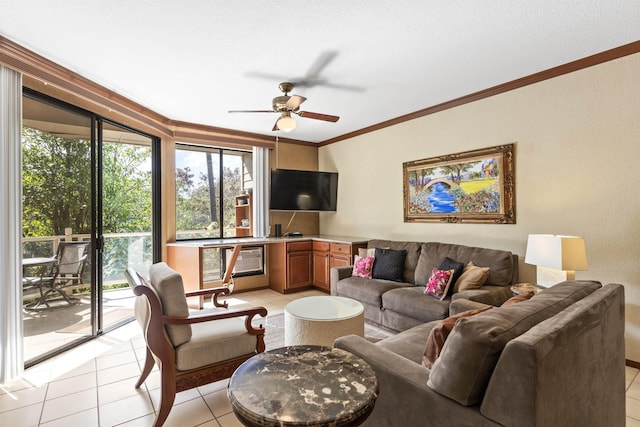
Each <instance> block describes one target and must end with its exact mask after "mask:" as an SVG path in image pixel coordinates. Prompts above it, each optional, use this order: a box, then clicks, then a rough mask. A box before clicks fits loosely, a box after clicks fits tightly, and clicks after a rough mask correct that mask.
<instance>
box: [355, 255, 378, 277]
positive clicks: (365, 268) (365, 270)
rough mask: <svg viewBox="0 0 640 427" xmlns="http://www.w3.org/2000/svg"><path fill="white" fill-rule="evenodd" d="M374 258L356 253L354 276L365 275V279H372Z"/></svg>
mask: <svg viewBox="0 0 640 427" xmlns="http://www.w3.org/2000/svg"><path fill="white" fill-rule="evenodd" d="M373 260H374V258H373V257H371V256H364V257H361V256H360V255H356V256H355V257H354V262H353V272H352V273H351V276H353V277H364V278H365V279H371V271H372V270H373Z"/></svg>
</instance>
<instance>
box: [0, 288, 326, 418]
mask: <svg viewBox="0 0 640 427" xmlns="http://www.w3.org/2000/svg"><path fill="white" fill-rule="evenodd" d="M312 295H325V294H324V293H322V292H320V291H305V292H298V293H295V294H288V295H282V294H279V293H277V292H275V291H272V290H269V289H264V290H258V291H252V292H246V293H236V294H233V295H232V297H231V298H229V299H227V301H228V302H229V305H230V306H231V307H234V308H238V307H241V306H243V305H250V306H264V307H266V308H267V310H268V312H269V314H278V313H282V312H283V311H284V307H285V306H286V305H287V303H289V302H290V301H292V300H294V299H296V298H301V297H304V296H312ZM144 349H145V344H144V339H143V338H142V334H141V333H140V327H139V326H138V324H137V323H136V322H131V323H129V324H127V325H125V326H123V327H121V328H118V329H116V330H114V331H112V332H109V333H108V334H105V335H103V336H101V337H99V338H97V339H95V340H92V341H91V342H88V343H86V344H82V345H81V346H79V347H77V348H75V349H72V350H69V351H67V352H65V353H63V354H61V355H59V356H57V357H55V358H52V359H50V360H48V361H46V362H43V363H41V364H39V365H36V366H34V367H32V368H30V369H28V370H27V371H26V372H25V373H24V375H23V376H22V378H21V379H19V380H16V381H13V382H12V383H11V384H5V385H0V426H11V427H23V426H24V427H31V426H42V427H54V426H64V427H74V426H78V427H80V426H82V427H91V426H100V427H105V426H151V425H153V420H154V419H155V416H156V413H155V411H156V410H157V409H158V405H159V402H160V376H159V372H158V370H157V369H155V370H154V371H153V372H152V373H151V374H150V375H149V377H148V378H147V380H146V381H145V383H144V384H143V386H142V387H140V388H139V389H136V388H135V387H134V385H135V383H136V381H137V379H138V377H139V376H140V371H141V368H142V366H143V365H144V356H145V351H144ZM226 387H227V380H223V381H218V382H216V383H213V384H209V385H207V386H203V387H198V388H196V389H192V390H187V391H184V392H181V393H178V394H177V395H176V400H175V403H174V406H173V409H172V410H171V413H170V414H169V418H168V419H167V421H166V423H165V424H164V425H165V426H167V427H172V426H179V427H189V426H202V427H232V426H241V425H242V424H240V422H239V421H238V420H237V419H236V417H235V415H233V412H232V411H231V405H230V404H229V400H228V398H227V391H226Z"/></svg>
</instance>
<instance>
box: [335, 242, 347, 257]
mask: <svg viewBox="0 0 640 427" xmlns="http://www.w3.org/2000/svg"><path fill="white" fill-rule="evenodd" d="M331 253H333V254H344V255H351V244H349V243H331Z"/></svg>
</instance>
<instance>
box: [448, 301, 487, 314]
mask: <svg viewBox="0 0 640 427" xmlns="http://www.w3.org/2000/svg"><path fill="white" fill-rule="evenodd" d="M488 306H489V304H485V303H482V302H478V301H473V300H470V299H463V298H458V299H456V300H453V301H451V304H450V305H449V316H454V315H456V314H459V313H462V312H463V311H468V310H476V309H478V308H485V307H488Z"/></svg>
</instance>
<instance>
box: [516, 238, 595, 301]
mask: <svg viewBox="0 0 640 427" xmlns="http://www.w3.org/2000/svg"><path fill="white" fill-rule="evenodd" d="M524 262H525V263H527V264H532V265H535V266H537V271H536V273H537V275H536V277H537V283H538V286H542V287H545V288H548V287H550V286H553V285H555V284H556V283H559V282H562V281H565V280H575V278H576V270H586V269H587V252H586V250H585V246H584V239H583V238H582V237H576V236H560V235H555V234H530V235H529V239H528V240H527V254H526V256H525V259H524Z"/></svg>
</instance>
